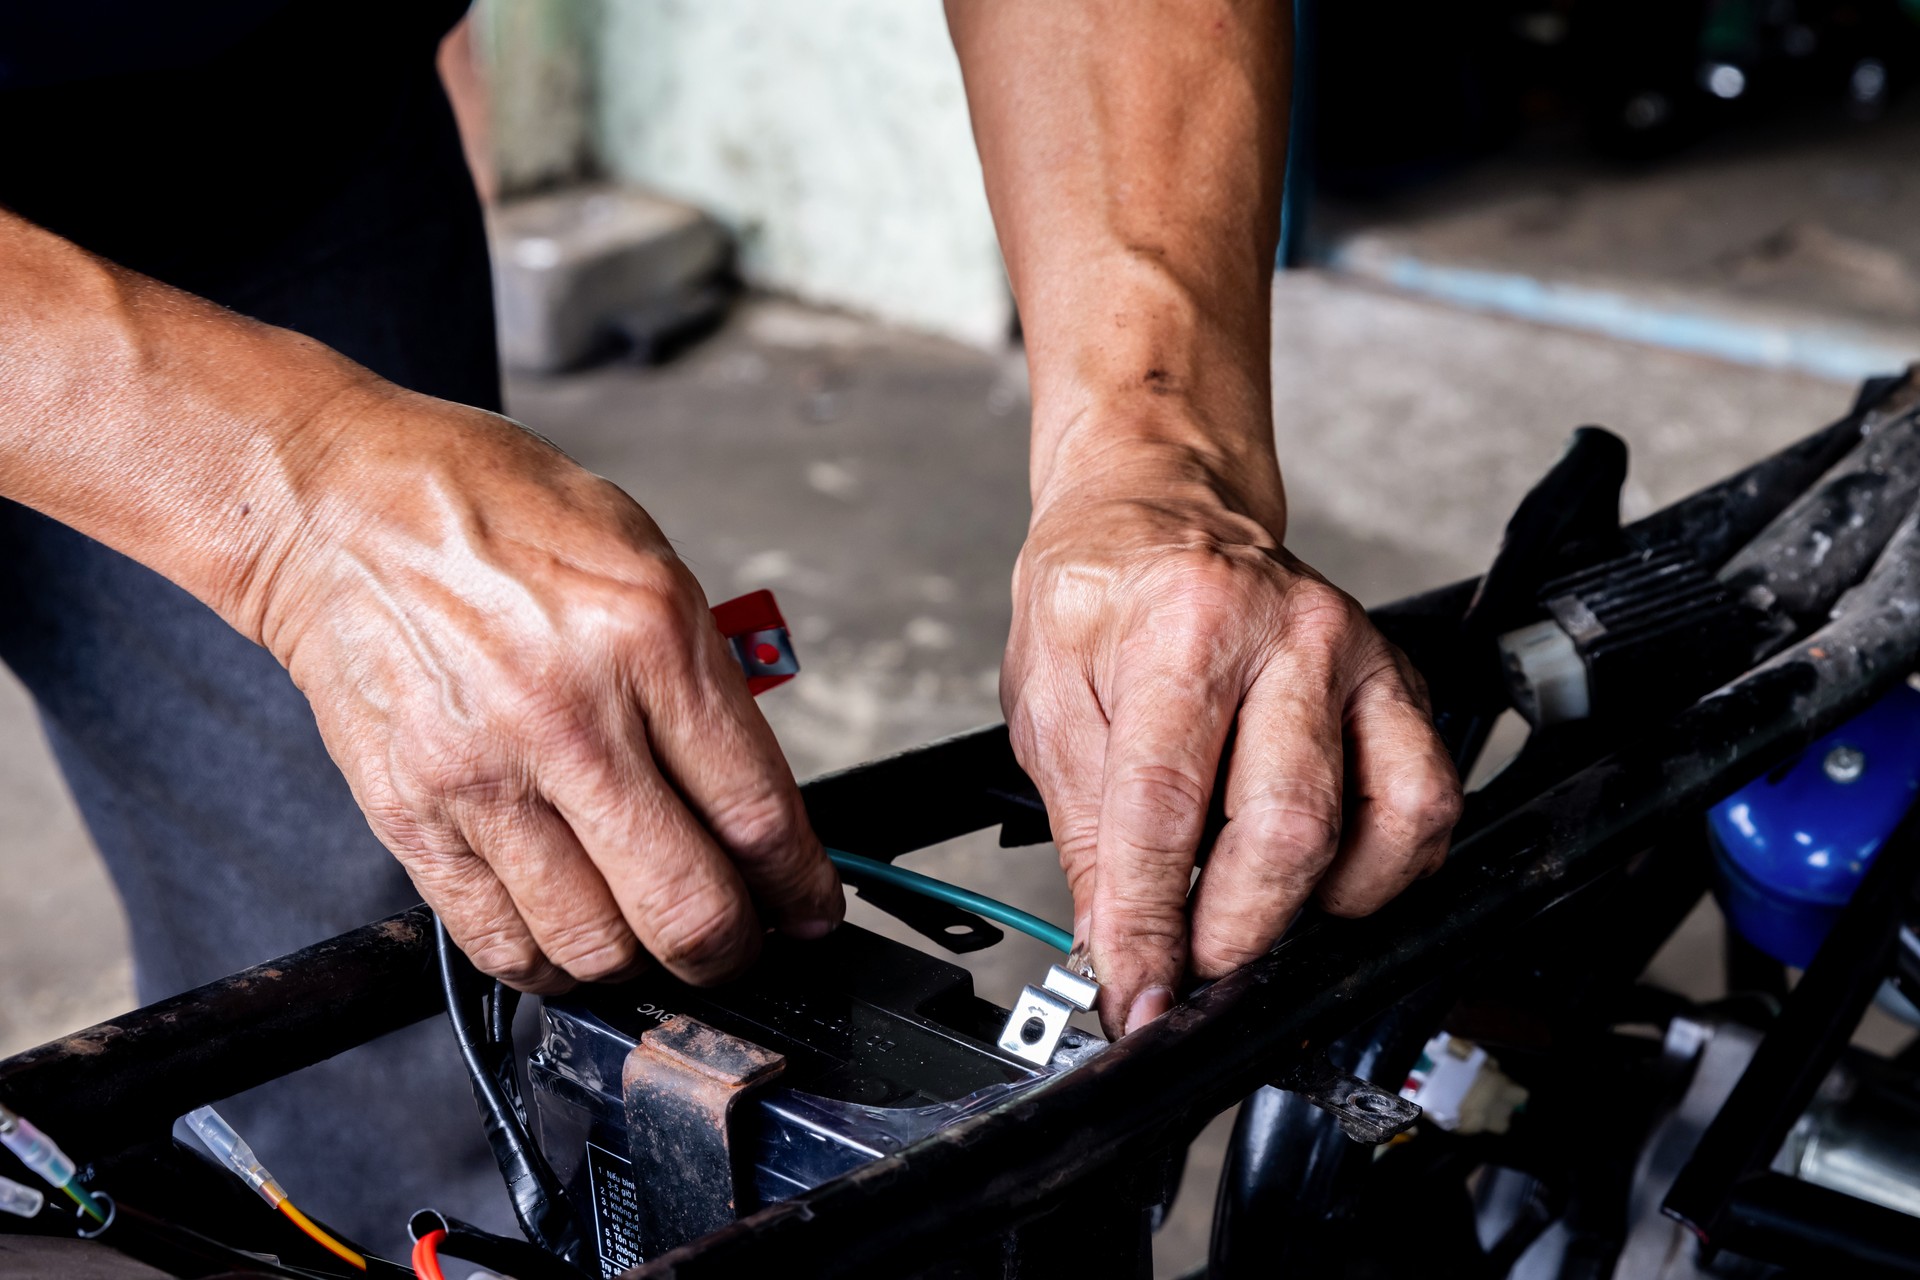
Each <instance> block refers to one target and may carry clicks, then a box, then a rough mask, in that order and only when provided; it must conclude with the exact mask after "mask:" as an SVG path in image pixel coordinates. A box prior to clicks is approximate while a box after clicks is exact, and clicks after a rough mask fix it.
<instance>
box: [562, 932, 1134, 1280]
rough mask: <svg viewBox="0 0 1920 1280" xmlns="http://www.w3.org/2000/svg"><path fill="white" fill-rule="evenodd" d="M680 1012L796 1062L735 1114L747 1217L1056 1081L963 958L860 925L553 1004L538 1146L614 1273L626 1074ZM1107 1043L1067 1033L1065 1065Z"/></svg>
mask: <svg viewBox="0 0 1920 1280" xmlns="http://www.w3.org/2000/svg"><path fill="white" fill-rule="evenodd" d="M672 1014H684V1015H686V1016H688V1017H691V1018H694V1019H697V1020H698V1021H700V1022H703V1023H706V1024H707V1025H709V1026H712V1027H715V1028H717V1029H719V1030H721V1031H724V1032H726V1033H727V1034H729V1035H733V1036H737V1037H739V1038H740V1039H743V1040H747V1041H750V1042H752V1043H753V1044H756V1045H759V1046H761V1047H762V1048H765V1049H770V1050H772V1051H774V1052H776V1053H779V1054H781V1055H783V1056H784V1057H785V1058H786V1065H785V1068H784V1070H783V1071H782V1072H781V1074H780V1076H779V1077H778V1078H777V1079H776V1080H775V1082H774V1083H773V1085H772V1086H771V1087H769V1088H767V1089H765V1090H763V1091H760V1092H758V1093H756V1094H755V1095H754V1096H753V1097H752V1098H751V1099H750V1101H749V1102H748V1103H747V1104H745V1105H742V1106H740V1107H739V1108H737V1109H736V1112H735V1115H734V1117H733V1120H732V1126H733V1141H734V1144H735V1146H736V1148H737V1149H741V1150H745V1151H747V1152H750V1153H751V1159H752V1167H753V1173H752V1180H753V1185H752V1187H751V1189H750V1191H751V1195H750V1197H749V1195H747V1194H744V1191H745V1190H746V1189H742V1190H743V1194H742V1195H741V1196H740V1199H741V1200H742V1203H740V1204H738V1205H736V1210H737V1211H738V1212H741V1213H745V1212H748V1211H750V1210H752V1209H754V1208H756V1207H758V1206H759V1205H762V1204H767V1203H771V1202H773V1201H777V1200H781V1199H784V1198H786V1197H788V1196H792V1195H795V1194H797V1193H799V1192H801V1191H804V1190H807V1189H810V1188H812V1187H816V1186H819V1185H820V1184H821V1183H823V1182H826V1181H827V1180H829V1179H831V1178H834V1177H836V1176H838V1175H840V1174H842V1173H845V1172H847V1171H849V1170H851V1169H854V1168H857V1167H859V1166H860V1165H862V1164H865V1163H866V1162H868V1161H870V1160H873V1159H877V1158H878V1157H880V1156H883V1155H886V1154H889V1153H890V1152H893V1151H897V1150H899V1149H900V1148H902V1147H904V1146H906V1145H907V1144H908V1143H910V1142H912V1141H914V1140H915V1139H917V1138H920V1137H924V1136H925V1135H926V1134H928V1133H932V1132H934V1131H935V1130H937V1129H939V1128H942V1127H944V1126H945V1125H947V1124H951V1123H953V1122H954V1121H955V1120H958V1119H959V1118H961V1117H962V1116H964V1115H966V1114H969V1113H970V1112H971V1111H972V1110H974V1109H976V1108H978V1107H981V1106H986V1105H991V1104H992V1103H993V1102H995V1101H997V1100H998V1099H1000V1098H1001V1097H1004V1096H1005V1095H1006V1094H1008V1093H1010V1092H1012V1091H1014V1090H1016V1089H1018V1088H1020V1087H1021V1086H1023V1085H1026V1084H1030V1083H1032V1082H1034V1081H1036V1080H1038V1079H1040V1078H1042V1077H1043V1076H1044V1075H1046V1074H1047V1072H1045V1071H1042V1070H1041V1069H1039V1068H1036V1067H1033V1066H1031V1065H1029V1064H1027V1063H1024V1062H1021V1061H1018V1060H1016V1059H1014V1058H1011V1057H1009V1056H1007V1055H1005V1054H1003V1053H1001V1052H1000V1051H999V1050H998V1049H996V1048H995V1047H994V1040H995V1039H996V1038H997V1036H998V1035H999V1031H1000V1028H1001V1026H1002V1025H1003V1024H1004V1022H1005V1021H1006V1017H1007V1013H1006V1011H1005V1010H1004V1009H1001V1008H998V1007H996V1006H995V1005H993V1004H991V1003H989V1002H987V1001H985V1000H983V999H980V998H979V997H977V996H975V995H974V993H973V979H972V976H971V975H970V974H969V973H968V972H967V971H966V970H965V969H962V968H960V967H959V966H958V965H954V964H951V963H949V962H948V961H945V960H942V959H940V958H938V957H937V956H932V955H929V954H927V953H926V952H923V951H920V950H918V949H916V948H913V947H909V946H903V945H901V944H900V943H897V942H893V941H891V940H889V939H887V938H883V937H881V936H879V935H878V934H874V933H871V932H868V931H867V930H864V929H861V928H859V927H858V926H855V925H850V924H848V925H842V926H841V927H840V928H839V929H837V930H835V931H834V932H833V933H832V934H831V935H829V936H828V937H827V938H825V939H823V940H820V941H818V942H807V943H796V942H793V941H791V940H789V939H786V938H782V937H779V936H777V935H775V936H770V937H769V938H768V940H767V947H766V950H765V952H764V954H763V955H762V956H761V958H760V960H759V962H758V963H757V964H756V965H755V966H754V968H753V969H752V970H751V971H750V972H749V973H748V974H747V975H746V976H745V977H744V978H742V979H741V980H739V981H737V982H734V983H730V984H727V985H725V986H722V987H715V988H704V989H703V988H695V987H690V986H687V985H686V984H684V983H681V982H678V981H676V980H674V979H673V978H671V977H670V976H668V975H667V974H665V973H664V972H655V973H652V974H649V975H648V976H646V977H644V978H641V979H638V980H636V981H633V982H629V983H625V984H622V985H620V986H611V987H591V988H583V989H581V990H580V991H579V992H577V993H574V994H570V995H568V996H566V997H563V998H558V999H553V1000H549V1001H547V1002H546V1003H545V1005H544V1007H543V1008H542V1010H541V1015H540V1039H539V1043H538V1045H537V1047H536V1048H535V1050H534V1051H533V1053H532V1054H530V1055H529V1057H528V1061H527V1077H528V1082H529V1084H530V1086H531V1090H532V1098H533V1103H534V1113H535V1123H536V1126H537V1134H538V1139H539V1142H540V1146H541V1149H542V1151H543V1152H544V1153H545V1155H546V1157H547V1159H548V1161H549V1162H550V1163H551V1164H552V1165H553V1166H554V1168H555V1170H556V1171H557V1172H558V1173H559V1174H560V1177H561V1180H562V1182H563V1184H564V1185H565V1186H566V1188H567V1192H568V1198H569V1199H570V1200H571V1202H572V1203H573V1205H574V1207H575V1209H576V1211H577V1212H578V1213H579V1215H580V1219H581V1229H582V1232H583V1234H584V1236H585V1237H586V1238H587V1239H589V1240H591V1241H593V1242H594V1245H595V1249H596V1252H597V1256H598V1261H599V1264H600V1267H601V1269H602V1272H603V1273H604V1274H605V1275H608V1276H614V1275H618V1274H619V1273H620V1272H621V1271H622V1270H625V1269H626V1268H627V1267H631V1266H634V1265H636V1264H637V1263H639V1262H640V1261H642V1258H641V1252H642V1248H641V1241H640V1239H639V1237H638V1235H637V1234H636V1231H635V1222H636V1219H637V1216H638V1208H639V1204H640V1197H642V1196H651V1195H670V1194H674V1188H672V1187H646V1186H639V1185H636V1178H635V1173H634V1169H633V1166H632V1163H631V1160H630V1158H629V1155H628V1152H629V1145H628V1137H629V1131H628V1114H627V1105H626V1099H625V1097H624V1095H623V1092H622V1083H621V1079H622V1070H623V1068H624V1065H625V1063H626V1059H627V1056H628V1054H630V1053H631V1052H632V1051H633V1049H634V1047H635V1046H636V1045H637V1044H638V1042H639V1038H640V1036H641V1035H642V1034H643V1033H644V1032H646V1031H647V1030H649V1029H651V1028H653V1027H656V1026H658V1025H659V1024H660V1022H661V1021H662V1020H664V1019H665V1018H666V1017H668V1016H669V1015H672ZM1099 1047H1100V1042H1099V1040H1098V1038H1097V1037H1094V1036H1091V1035H1089V1034H1087V1033H1085V1032H1081V1031H1079V1030H1077V1029H1070V1030H1069V1031H1068V1033H1067V1036H1066V1038H1064V1039H1063V1040H1062V1042H1061V1052H1060V1054H1057V1055H1056V1057H1055V1063H1056V1064H1059V1063H1061V1062H1063V1061H1066V1060H1077V1059H1079V1058H1081V1057H1084V1056H1086V1055H1087V1054H1090V1053H1092V1052H1094V1051H1097V1049H1098V1048H1099Z"/></svg>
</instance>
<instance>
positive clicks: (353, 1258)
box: [274, 1200, 367, 1271]
mask: <svg viewBox="0 0 1920 1280" xmlns="http://www.w3.org/2000/svg"><path fill="white" fill-rule="evenodd" d="M274 1207H275V1208H276V1209H278V1210H280V1212H281V1213H283V1214H285V1215H286V1216H287V1220H288V1221H289V1222H291V1223H293V1225H294V1226H296V1227H298V1228H300V1230H301V1231H303V1232H304V1233H306V1236H307V1238H308V1239H309V1240H312V1241H313V1242H314V1243H315V1244H317V1245H319V1246H320V1247H321V1248H322V1249H325V1250H326V1251H327V1252H328V1253H330V1254H332V1255H333V1256H334V1257H336V1258H338V1259H340V1260H341V1261H342V1262H344V1263H346V1264H347V1265H348V1266H350V1267H352V1268H354V1269H355V1270H356V1271H365V1270H366V1269H367V1260H366V1259H365V1258H364V1257H362V1256H361V1255H360V1254H358V1253H355V1252H354V1251H353V1250H352V1249H349V1248H347V1246H345V1245H343V1244H341V1243H340V1242H339V1241H338V1240H335V1239H334V1238H333V1237H332V1236H330V1235H328V1234H327V1233H326V1230H325V1229H324V1228H323V1227H321V1225H320V1224H319V1223H317V1222H315V1221H314V1220H313V1219H312V1218H309V1217H308V1216H307V1215H306V1214H304V1213H302V1212H300V1210H298V1209H297V1208H295V1207H294V1204H293V1201H291V1200H282V1201H281V1202H280V1203H279V1204H277V1205H275V1206H274Z"/></svg>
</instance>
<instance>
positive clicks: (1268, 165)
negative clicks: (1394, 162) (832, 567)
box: [947, 0, 1290, 519]
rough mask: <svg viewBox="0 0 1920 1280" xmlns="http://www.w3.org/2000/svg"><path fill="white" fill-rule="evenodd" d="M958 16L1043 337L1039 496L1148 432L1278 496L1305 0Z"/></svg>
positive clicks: (1030, 339) (1039, 343) (991, 181)
mask: <svg viewBox="0 0 1920 1280" xmlns="http://www.w3.org/2000/svg"><path fill="white" fill-rule="evenodd" d="M947 12H948V20H949V23H950V25H951V27H952V30H953V37H954V44H955V47H956V48H957V49H958V50H959V53H960V59H961V65H962V68H963V70H964V72H965V75H966V80H967V85H968V91H969V99H970V102H971V107H972V112H973V123H974V133H975V137H976V139H977V141H978V145H979V150H980V157H981V162H982V165H983V167H984V169H985V174H986V183H987V193H988V198H989V200H990V202H991V204H992V207H993V213H994V220H995V223H996V225H997V227H998V229H999V233H1000V241H1001V246H1002V249H1003V251H1004V253H1005V256H1006V262H1007V269H1008V272H1009V275H1010V277H1011V279H1012V282H1013V288H1014V294H1015V296H1016V298H1017V299H1018V301H1019V306H1020V316H1021V322H1022V326H1023V328H1024V331H1025V333H1026V340H1027V346H1028V357H1029V362H1030V365H1031V368H1032V373H1033V402H1034V425H1033V489H1034V493H1035V495H1036V497H1038V496H1039V495H1041V494H1043V493H1044V492H1046V490H1047V488H1048V486H1049V483H1050V482H1051V480H1052V479H1053V477H1054V473H1055V472H1056V470H1057V469H1058V468H1059V467H1060V465H1061V463H1062V461H1063V460H1071V461H1076V462H1077V461H1081V460H1087V459H1098V458H1099V457H1101V456H1103V455H1110V454H1112V453H1113V451H1114V448H1115V446H1116V445H1117V444H1120V443H1125V442H1130V441H1134V440H1139V441H1144V442H1147V443H1149V444H1151V445H1164V446H1167V447H1168V448H1167V450H1166V452H1167V453H1168V454H1169V455H1179V456H1181V457H1184V458H1187V459H1188V460H1189V462H1190V463H1191V465H1194V466H1198V467H1202V468H1205V469H1206V470H1208V471H1220V472H1224V473H1233V474H1237V475H1238V476H1240V477H1241V478H1242V479H1243V480H1252V479H1253V478H1254V477H1256V476H1258V477H1260V481H1259V483H1258V484H1257V485H1252V486H1250V487H1254V488H1268V487H1270V488H1271V490H1272V496H1271V498H1270V499H1268V498H1262V499H1261V504H1262V505H1277V504H1278V502H1279V496H1278V488H1279V486H1278V474H1277V469H1276V468H1275V465H1274V461H1273V445H1272V431H1271V392H1270V388H1269V372H1268V351H1267V345H1268V331H1269V320H1268V313H1267V307H1268V300H1269V294H1270V281H1271V275H1272V264H1273V253H1274V248H1275V242H1276V239H1277V236H1278V229H1279V196H1280V178H1281V170H1282V166H1283V161H1284V152H1285V138H1286V101H1285V93H1284V86H1285V78H1286V67H1287V58H1288V56H1289V55H1288V45H1289V38H1290V31H1289V26H1288V15H1287V9H1286V6H1285V5H1284V4H1281V3H1277V2H1276V0H1251V2H1241V0H1206V2H1205V3H1177V2H1173V0H1168V2H1160V0H1155V2H1152V3H1149V2H1148V0H1132V2H1130V3H1128V4H1125V5H1120V6H1114V5H1111V4H1100V3H1094V2H1093V0H1076V2H1072V3H1069V2H1067V0H1060V2H1058V3H1047V4H1027V5H1020V4H1001V5H992V4H989V3H988V2H987V0H949V3H948V6H947ZM1269 476H1270V477H1271V480H1270V482H1269V481H1268V479H1267V477H1269ZM1261 514H1262V515H1263V516H1266V515H1268V514H1269V513H1266V512H1262V513H1261ZM1271 515H1272V517H1273V518H1276V519H1277V518H1281V517H1280V513H1279V512H1277V511H1276V512H1273V513H1271Z"/></svg>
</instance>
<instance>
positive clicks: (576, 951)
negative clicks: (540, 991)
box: [545, 920, 640, 982]
mask: <svg viewBox="0 0 1920 1280" xmlns="http://www.w3.org/2000/svg"><path fill="white" fill-rule="evenodd" d="M545 950H546V955H547V959H549V960H550V961H552V962H553V963H554V964H556V965H558V966H560V968H562V969H564V970H566V971H567V973H569V974H571V975H572V976H573V977H575V978H578V979H579V980H580V981H582V982H604V981H605V980H606V979H608V978H612V977H615V976H617V975H619V974H623V973H626V972H627V971H628V970H630V969H632V968H633V967H634V965H635V963H636V962H638V960H639V959H640V942H639V939H637V938H635V937H634V936H633V934H632V932H631V931H629V930H628V929H627V928H626V926H625V925H624V924H620V923H616V922H614V921H610V920H600V921H595V922H593V923H592V924H587V925H579V926H575V927H572V928H567V929H562V930H560V931H559V933H558V934H557V935H556V936H554V937H552V938H549V939H548V940H547V945H546V948H545Z"/></svg>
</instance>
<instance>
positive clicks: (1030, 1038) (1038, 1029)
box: [1020, 1018, 1047, 1044]
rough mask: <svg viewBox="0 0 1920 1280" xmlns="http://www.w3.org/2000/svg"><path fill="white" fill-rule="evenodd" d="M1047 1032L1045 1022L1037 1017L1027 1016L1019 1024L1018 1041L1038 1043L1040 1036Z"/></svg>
mask: <svg viewBox="0 0 1920 1280" xmlns="http://www.w3.org/2000/svg"><path fill="white" fill-rule="evenodd" d="M1046 1034H1047V1024H1046V1023H1045V1022H1043V1021H1041V1020H1040V1019H1039V1018H1028V1019H1027V1020H1026V1021H1025V1022H1023V1023H1021V1024H1020V1043H1021V1044H1039V1043H1040V1037H1042V1036H1044V1035H1046Z"/></svg>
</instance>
